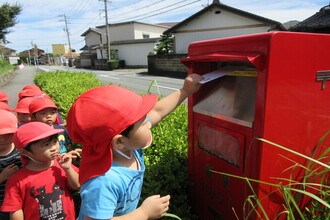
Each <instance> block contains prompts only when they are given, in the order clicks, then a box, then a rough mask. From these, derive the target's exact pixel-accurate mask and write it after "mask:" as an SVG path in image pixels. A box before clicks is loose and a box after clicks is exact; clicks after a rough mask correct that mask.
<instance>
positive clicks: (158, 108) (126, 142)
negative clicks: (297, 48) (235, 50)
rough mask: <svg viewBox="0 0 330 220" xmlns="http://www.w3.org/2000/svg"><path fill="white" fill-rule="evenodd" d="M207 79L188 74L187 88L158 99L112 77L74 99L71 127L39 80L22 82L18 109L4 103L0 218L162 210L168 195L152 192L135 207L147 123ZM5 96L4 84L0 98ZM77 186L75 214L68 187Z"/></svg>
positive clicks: (148, 138)
mask: <svg viewBox="0 0 330 220" xmlns="http://www.w3.org/2000/svg"><path fill="white" fill-rule="evenodd" d="M202 79H203V77H202V76H200V75H197V74H191V75H189V76H188V77H187V78H186V79H185V81H184V85H183V87H182V89H180V90H177V91H175V92H174V93H172V94H171V95H169V96H167V97H165V98H163V99H161V100H159V101H158V97H157V96H156V95H144V96H140V95H137V94H135V93H134V92H132V91H130V90H128V89H126V88H123V87H119V86H114V85H111V86H101V87H97V88H93V89H91V90H88V91H86V92H85V93H83V94H82V95H81V96H79V97H78V98H77V99H76V101H75V102H74V103H73V105H72V106H71V108H70V110H69V112H68V115H67V124H66V127H65V126H61V125H58V124H60V123H62V122H61V121H60V120H59V116H58V114H57V107H56V105H55V103H54V102H53V101H52V100H51V98H50V97H49V96H48V95H47V94H45V93H43V92H42V91H41V90H40V89H39V88H37V87H36V86H35V85H29V86H28V87H27V88H26V87H25V88H23V90H22V91H21V92H20V93H19V102H18V104H17V107H16V109H13V110H10V108H9V110H8V108H7V107H6V109H5V108H2V106H0V184H1V185H0V187H1V189H0V203H2V205H1V208H0V211H1V213H0V219H6V218H7V219H12V220H18V219H25V220H30V219H31V220H35V219H56V220H57V219H58V220H59V219H65V220H68V219H69V220H71V219H76V217H77V216H78V219H79V220H89V219H136V220H139V219H141V220H142V219H157V218H160V217H162V216H164V214H165V213H166V212H167V211H168V209H169V203H170V196H169V195H165V196H160V195H153V196H150V197H148V198H147V199H145V200H144V201H143V202H142V204H141V205H140V206H139V207H138V208H137V206H138V202H139V199H140V194H141V189H142V184H143V174H144V171H145V166H144V160H143V153H142V149H143V148H145V147H148V146H149V145H150V144H151V142H152V135H151V130H150V129H151V128H152V127H153V126H155V125H156V124H157V123H158V122H159V121H161V120H162V119H163V118H164V117H165V116H167V115H168V114H169V113H171V112H172V111H173V110H174V109H175V108H176V107H177V106H178V105H179V104H180V103H182V101H183V100H184V99H185V98H187V97H188V96H189V95H191V94H193V93H194V92H196V91H197V90H198V89H199V88H200V84H199V83H198V82H199V81H201V80H202ZM8 99H9V97H7V96H6V94H5V93H3V92H1V91H0V103H1V102H3V103H4V104H7V102H8ZM4 106H5V105H4ZM10 111H13V112H16V116H15V115H14V114H13V113H12V112H10ZM66 129H67V131H66ZM69 136H70V137H69ZM71 139H72V140H73V141H74V142H76V143H79V144H82V155H81V160H80V165H79V168H77V167H75V166H74V165H73V164H72V159H73V158H75V157H76V156H80V152H81V151H79V150H72V149H70V141H71ZM4 186H5V188H4ZM79 188H80V196H81V206H80V212H79V215H77V216H76V213H75V209H74V202H73V200H72V197H71V195H70V189H79ZM77 214H78V213H77ZM5 217H6V218H5ZM9 217H10V218H9Z"/></svg>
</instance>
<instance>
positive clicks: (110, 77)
mask: <svg viewBox="0 0 330 220" xmlns="http://www.w3.org/2000/svg"><path fill="white" fill-rule="evenodd" d="M99 76H102V77H105V78H109V79H120V78H118V77H112V76H108V75H99Z"/></svg>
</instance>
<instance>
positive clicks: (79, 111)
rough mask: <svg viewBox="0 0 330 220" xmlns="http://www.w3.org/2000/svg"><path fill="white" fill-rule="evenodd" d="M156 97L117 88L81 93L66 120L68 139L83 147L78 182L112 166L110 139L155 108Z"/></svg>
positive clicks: (102, 88)
mask: <svg viewBox="0 0 330 220" xmlns="http://www.w3.org/2000/svg"><path fill="white" fill-rule="evenodd" d="M156 102H157V96H156V95H145V96H140V95H137V94H136V93H134V92H132V91H130V90H128V89H126V88H123V87H119V86H113V85H111V86H101V87H97V88H94V89H91V90H88V91H87V92H85V93H83V94H82V95H81V96H79V97H78V98H77V100H76V101H75V102H74V104H73V105H72V106H71V108H70V110H69V112H68V117H67V129H68V132H69V135H70V138H71V139H72V140H73V141H74V142H77V143H80V144H83V148H82V149H83V151H82V159H81V161H80V167H79V169H80V170H81V172H79V173H80V174H79V181H80V183H81V184H83V183H84V182H85V181H86V180H88V179H90V178H93V177H95V176H100V175H102V174H104V173H105V172H107V171H108V170H109V169H110V167H111V164H112V146H111V141H112V138H113V137H114V136H115V135H117V134H120V133H121V132H122V131H124V130H125V129H126V128H127V127H129V126H130V125H132V124H134V123H136V122H137V121H139V120H140V119H141V118H143V117H144V116H146V115H147V113H148V112H149V111H150V110H151V109H152V108H153V107H154V105H155V104H156Z"/></svg>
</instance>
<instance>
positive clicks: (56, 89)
mask: <svg viewBox="0 0 330 220" xmlns="http://www.w3.org/2000/svg"><path fill="white" fill-rule="evenodd" d="M34 82H35V84H36V85H38V86H39V87H40V88H42V90H43V91H44V92H46V93H47V94H48V95H50V96H51V97H52V99H53V101H54V102H55V103H56V105H57V107H58V108H59V113H60V114H61V116H62V117H63V118H64V119H66V115H67V112H68V111H69V109H70V107H71V105H72V103H73V102H74V101H75V100H76V98H77V97H78V96H79V95H81V94H82V93H83V92H85V91H87V90H89V89H91V88H95V87H98V86H102V85H104V84H102V83H101V82H100V80H99V79H97V78H96V76H95V74H93V73H86V72H78V73H77V72H65V71H56V72H41V73H37V74H36V76H35V78H34Z"/></svg>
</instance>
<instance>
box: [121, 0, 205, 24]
mask: <svg viewBox="0 0 330 220" xmlns="http://www.w3.org/2000/svg"><path fill="white" fill-rule="evenodd" d="M185 1H187V0H183V1H181V2H179V3H182V2H185ZM199 1H201V0H195V1H193V2H189V3H187V4H185V5H182V6H178V7H176V8H172V9H169V10H166V11H163V12H159V13H156V14H152V15H149V16H145V15H147V14H150V13H152V12H150V13H145V14H143V15H137V16H134V17H130V18H126V19H123V20H120V21H118V22H125V21H130V20H136V21H139V20H143V19H146V18H150V17H154V16H157V15H160V14H164V13H167V12H170V11H174V10H177V9H180V8H183V7H186V6H190V5H191V4H194V3H196V2H199ZM179 3H175V4H171V5H168V6H165V7H163V8H160V9H159V10H162V9H166V8H169V7H172V6H174V5H177V4H179ZM141 16H145V17H142V18H139V17H141Z"/></svg>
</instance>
